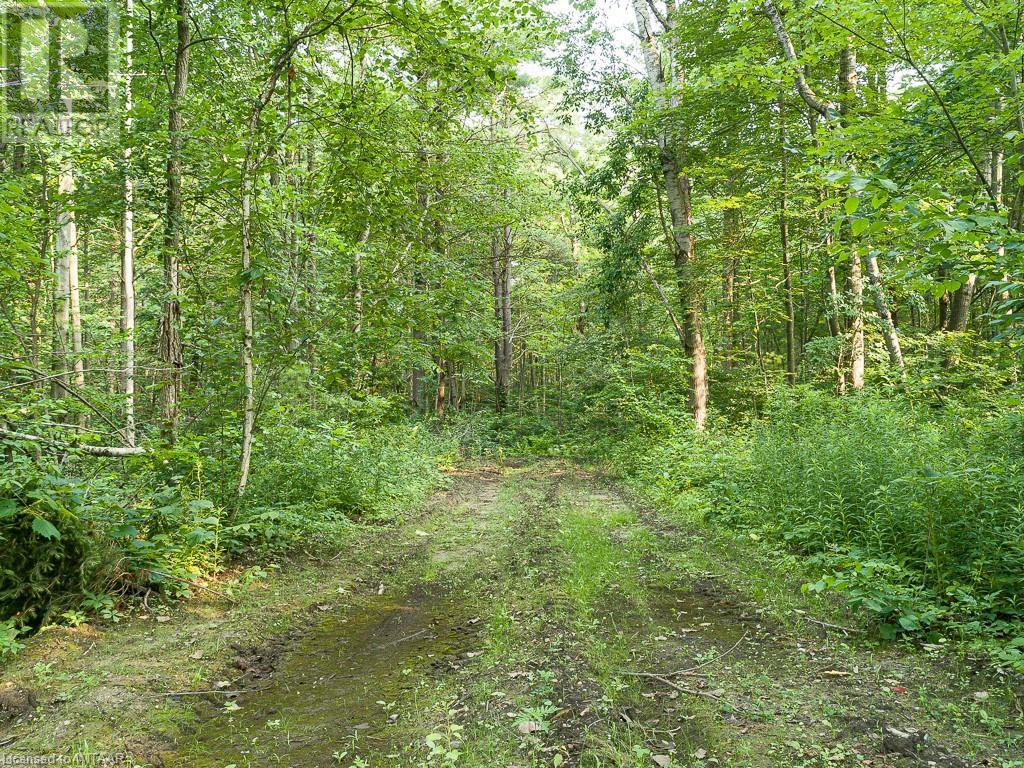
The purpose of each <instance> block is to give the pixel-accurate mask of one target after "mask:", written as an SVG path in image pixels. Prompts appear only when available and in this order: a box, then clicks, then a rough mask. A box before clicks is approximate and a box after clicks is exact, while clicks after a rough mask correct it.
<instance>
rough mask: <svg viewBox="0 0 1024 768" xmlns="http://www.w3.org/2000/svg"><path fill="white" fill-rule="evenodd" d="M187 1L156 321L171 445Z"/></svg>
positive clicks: (180, 33) (181, 1)
mask: <svg viewBox="0 0 1024 768" xmlns="http://www.w3.org/2000/svg"><path fill="white" fill-rule="evenodd" d="M188 1H189V0H177V4H176V11H177V16H178V19H177V46H176V48H175V53H174V84H173V85H172V86H171V94H170V103H169V106H168V109H167V135H168V141H169V147H168V153H167V214H166V221H165V222H164V227H165V228H164V253H163V256H164V265H163V266H164V299H163V307H162V308H161V309H162V311H161V317H160V363H161V368H163V371H162V375H163V386H162V388H161V392H160V403H161V405H160V415H161V422H162V424H161V432H162V434H163V437H164V439H165V440H166V441H167V442H169V443H173V442H174V441H175V439H176V438H177V432H178V395H179V388H180V386H181V369H182V367H183V365H184V357H183V354H182V348H181V335H180V334H181V301H180V294H179V285H178V260H179V259H180V257H181V250H182V234H181V229H182V227H181V218H182V201H181V152H182V144H183V140H184V136H183V121H182V102H183V101H184V99H185V93H186V91H187V89H188V75H189V52H190V49H191V34H190V26H189V24H190V23H189V5H188Z"/></svg>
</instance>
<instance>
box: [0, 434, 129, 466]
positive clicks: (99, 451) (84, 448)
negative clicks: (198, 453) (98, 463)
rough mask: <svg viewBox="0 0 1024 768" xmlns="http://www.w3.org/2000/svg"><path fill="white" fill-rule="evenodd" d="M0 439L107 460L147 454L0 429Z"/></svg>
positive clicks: (127, 449)
mask: <svg viewBox="0 0 1024 768" xmlns="http://www.w3.org/2000/svg"><path fill="white" fill-rule="evenodd" d="M0 437H2V438H6V439H8V440H27V441H29V442H32V443H44V444H48V445H53V446H57V447H60V448H64V449H65V450H69V451H80V452H82V453H88V454H89V455H90V456H107V457H109V458H115V459H120V458H124V457H125V456H142V455H143V454H146V453H149V450H148V449H147V448H141V447H135V448H120V447H116V446H111V445H72V444H69V443H62V442H61V441H59V440H54V439H52V438H49V437H40V436H39V435H27V434H25V433H24V432H12V431H11V430H8V429H0Z"/></svg>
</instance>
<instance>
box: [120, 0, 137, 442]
mask: <svg viewBox="0 0 1024 768" xmlns="http://www.w3.org/2000/svg"><path fill="white" fill-rule="evenodd" d="M134 13H135V2H134V0H126V5H125V16H126V19H125V40H124V64H125V85H124V110H125V118H124V131H125V141H126V144H125V150H124V165H125V176H124V215H123V218H122V221H121V239H122V246H123V250H122V252H121V335H122V337H123V341H122V352H123V354H124V420H125V441H126V442H127V443H128V446H129V447H134V445H135V219H134V216H135V210H134V208H135V181H134V179H133V178H132V171H131V161H132V148H131V136H132V127H133V126H132V122H133V121H132V108H133V100H132V76H133V73H132V66H133V61H132V58H133V54H134V47H135V40H134V37H133V35H134V29H133V26H132V25H133V21H132V16H133V14H134Z"/></svg>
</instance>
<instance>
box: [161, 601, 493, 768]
mask: <svg viewBox="0 0 1024 768" xmlns="http://www.w3.org/2000/svg"><path fill="white" fill-rule="evenodd" d="M464 602H465V601H460V600H459V599H458V595H453V594H451V593H450V592H449V591H448V590H447V588H446V587H444V586H443V585H439V584H436V583H427V584H420V585H417V586H415V587H413V588H412V589H411V590H410V591H409V592H408V593H406V594H405V595H404V596H403V597H402V598H399V599H396V598H394V597H388V596H381V597H375V598H372V601H371V602H370V603H368V604H366V605H363V606H359V607H356V608H353V609H352V610H349V611H344V612H339V613H338V615H336V616H332V617H331V618H328V619H327V620H326V621H325V622H324V623H323V624H321V625H319V626H318V627H316V628H315V629H313V630H312V631H311V632H310V633H309V634H308V635H307V636H306V637H305V638H304V639H302V640H300V641H299V642H298V643H297V644H296V645H295V647H294V648H293V649H292V650H291V652H290V653H289V654H288V655H287V656H286V657H285V658H284V659H283V661H282V663H281V665H280V667H279V668H278V669H277V670H276V671H275V672H274V673H273V675H271V676H270V677H269V678H268V679H267V680H266V681H264V687H262V688H259V689H257V690H253V691H250V692H248V693H245V694H242V695H241V696H239V697H238V699H237V703H238V705H239V707H240V709H239V710H237V711H235V712H230V713H229V712H218V713H217V714H215V715H213V716H212V717H210V718H209V719H207V720H205V721H204V722H203V723H202V724H201V725H200V726H199V728H198V731H197V732H196V734H195V738H194V743H193V744H191V745H184V746H183V747H182V749H181V750H180V751H179V753H178V754H177V755H176V756H175V759H174V760H172V761H170V764H171V765H180V766H186V765H188V766H200V767H206V766H209V767H210V768H223V767H224V766H226V765H230V764H232V763H234V764H235V765H237V766H239V768H244V767H245V766H249V765H259V766H265V765H279V766H303V767H305V766H324V765H330V764H332V763H334V761H335V758H334V757H332V755H334V754H338V755H340V754H342V753H345V752H347V753H348V756H347V758H346V759H345V761H344V763H345V764H348V762H350V761H351V760H352V758H353V757H354V756H355V755H356V754H362V755H364V756H367V755H368V754H369V753H372V754H374V755H383V754H385V753H386V752H387V751H388V748H389V747H390V746H392V745H394V742H395V738H394V737H395V735H396V732H398V731H400V730H401V722H398V717H397V713H398V712H400V711H409V710H410V709H412V708H413V707H412V706H411V705H412V704H415V697H416V695H417V690H416V689H417V687H418V686H419V685H421V684H422V683H423V681H424V678H427V677H429V676H430V675H431V674H432V673H433V672H435V671H438V670H443V669H447V668H448V667H449V665H450V664H451V663H452V662H453V661H454V660H455V659H456V658H458V657H459V656H464V655H465V652H466V651H469V650H472V644H473V640H474V637H475V636H476V634H477V632H478V629H479V626H473V625H471V624H469V622H468V617H465V616H463V615H462V611H461V610H460V605H461V604H462V603H464ZM379 701H383V702H385V703H386V704H388V705H390V704H392V703H396V706H394V707H393V708H392V707H389V706H385V705H381V704H379V703H378V702H379ZM392 718H394V719H395V722H392Z"/></svg>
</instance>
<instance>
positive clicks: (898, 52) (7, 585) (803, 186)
mask: <svg viewBox="0 0 1024 768" xmlns="http://www.w3.org/2000/svg"><path fill="white" fill-rule="evenodd" d="M628 6H629V7H628V8H627V9H625V11H626V13H625V16H623V8H618V9H612V10H611V12H610V13H611V15H610V16H609V14H608V12H607V11H608V9H606V8H604V7H603V6H602V5H601V4H600V3H598V4H595V3H591V2H587V1H585V0H584V1H581V2H577V3H573V4H572V7H571V8H570V9H568V10H567V12H566V13H565V14H564V15H562V16H561V17H556V16H555V15H554V13H553V12H552V11H551V10H550V9H545V8H544V7H542V4H540V3H536V2H532V1H531V0H502V2H498V3H492V2H485V1H484V0H473V1H472V2H465V3H462V2H460V3H453V2H448V0H422V1H420V0H386V1H385V2H382V3H376V2H362V1H361V0H356V2H353V3H350V4H341V5H338V4H335V3H332V2H327V3H325V4H319V3H311V2H306V1H305V0H300V2H298V3H284V4H282V3H278V2H276V0H255V1H254V2H250V3H238V2H234V1H233V0H217V2H215V3H213V4H212V5H196V4H194V3H192V2H190V1H189V0H161V1H160V2H156V3H153V4H152V5H151V6H146V7H145V12H143V11H142V10H141V9H134V10H133V11H131V12H129V10H128V7H126V8H125V9H124V14H123V21H124V24H122V25H121V27H120V28H119V30H118V32H117V37H118V39H117V40H116V41H113V42H114V47H117V48H118V49H119V51H120V53H121V54H122V56H127V54H128V52H129V47H128V45H127V42H128V39H127V31H128V30H129V29H130V30H132V31H133V33H134V47H133V48H132V50H131V53H132V55H133V57H134V59H133V64H132V67H131V70H132V72H131V74H132V76H131V77H119V78H116V80H117V81H116V82H113V83H111V85H112V86H113V87H115V89H116V90H117V92H118V98H117V99H116V100H115V101H116V104H115V105H114V107H113V108H112V110H111V112H110V114H109V115H107V118H108V122H107V124H106V125H105V126H103V127H104V130H101V131H98V132H95V133H90V132H87V131H85V130H79V128H81V126H80V125H79V124H78V123H75V124H74V128H75V130H70V131H66V132H62V131H60V130H57V123H58V122H59V121H58V119H57V115H56V114H50V115H49V116H48V119H43V120H42V122H41V123H40V124H39V127H40V130H39V131H37V132H34V133H33V132H31V131H29V132H27V133H26V132H24V131H22V129H23V128H25V126H26V125H28V126H31V125H34V123H33V121H31V120H28V119H27V117H26V116H25V115H21V116H16V117H17V119H16V120H15V121H14V124H15V125H16V126H20V127H19V128H18V130H16V131H14V132H13V133H12V132H11V131H10V127H11V125H12V123H11V122H10V120H9V118H10V117H11V116H10V115H7V114H6V113H0V118H2V119H4V120H6V121H7V122H5V123H4V126H5V130H6V131H7V132H6V133H4V134H3V141H2V142H0V171H2V173H3V176H2V178H0V253H2V255H0V376H2V382H0V449H2V450H3V456H4V463H3V464H2V465H0V546H2V549H0V653H6V652H11V651H13V650H16V646H17V644H18V638H19V637H20V636H21V634H23V633H28V632H31V631H34V630H36V629H38V628H39V627H40V626H41V625H43V624H45V623H46V622H51V621H68V622H71V623H75V622H77V621H80V620H82V618H83V617H84V616H86V615H88V616H97V615H98V616H100V617H102V618H105V619H107V620H115V619H117V618H119V616H120V612H121V611H123V610H124V609H125V607H126V606H128V605H131V604H132V601H133V600H138V599H144V598H146V596H150V595H153V594H154V593H156V594H157V595H158V596H160V597H167V598H171V597H176V596H181V595H188V594H190V593H192V592H194V590H196V589H204V588H210V587H209V585H208V584H206V583H205V581H204V579H207V578H211V579H212V578H216V577H217V576H218V575H219V574H222V573H224V572H225V571H226V570H231V571H237V570H238V569H240V568H243V567H246V566H251V567H254V568H262V567H264V566H265V565H266V564H267V562H269V561H270V560H271V559H274V558H279V557H281V556H284V555H288V556H291V555H300V554H301V553H303V552H308V553H315V552H317V551H319V550H322V549H326V550H330V549H331V548H335V549H337V548H338V547H339V546H342V545H343V543H344V541H345V539H346V537H347V536H348V535H350V534H351V533H352V531H353V530H354V529H356V528H357V527H358V526H360V525H364V524H378V523H385V522H388V521H393V520H395V519H398V518H400V517H401V516H402V515H403V513H405V512H406V511H408V510H409V509H411V508H412V507H413V506H414V505H415V504H417V503H418V502H419V501H420V500H421V499H422V498H424V496H425V495H426V494H427V492H428V491H429V490H430V489H431V488H433V487H435V486H436V485H437V484H438V483H439V482H441V477H442V475H441V468H443V467H444V466H445V465H448V464H452V463H454V462H456V461H457V460H460V459H463V458H469V459H476V458H480V457H486V458H490V457H493V456H498V457H502V456H507V455H511V454H524V455H534V456H574V457H577V458H580V459H584V460H588V461H598V462H606V463H608V462H610V463H611V464H612V465H614V467H615V469H616V471H618V472H620V473H621V474H622V475H624V476H626V477H628V478H630V479H631V482H633V483H634V484H635V485H636V486H637V487H638V488H640V489H641V490H643V491H644V492H645V493H649V494H651V495H652V496H653V497H655V498H656V499H657V500H658V501H659V502H660V503H665V504H669V505H677V506H689V505H695V506H696V508H698V509H699V510H701V512H702V513H704V514H703V522H704V523H705V524H709V525H714V526H722V527H727V528H729V529H734V530H737V531H740V532H744V533H746V534H749V535H753V536H756V537H758V538H759V539H760V540H762V541H764V542H765V546H770V547H776V548H779V550H780V551H781V550H785V551H786V552H788V553H790V554H792V555H794V556H798V557H800V558H802V560H803V562H804V564H805V565H806V567H807V568H808V572H810V573H812V574H813V575H814V578H812V579H811V580H810V581H809V584H808V587H807V589H808V590H809V591H812V592H835V593H840V594H842V595H843V596H845V597H846V598H848V599H849V601H850V603H851V604H852V605H854V606H856V607H858V608H862V609H864V611H865V612H866V615H868V616H869V617H870V618H871V619H872V620H873V621H874V623H875V625H876V626H877V627H878V629H879V632H880V633H881V634H883V635H885V636H887V637H891V636H896V635H900V634H910V635H912V636H932V635H934V636H936V637H937V636H939V635H943V634H949V635H957V636H962V637H967V638H971V639H972V641H978V642H982V643H984V644H986V647H987V648H988V649H989V650H991V651H992V652H993V653H994V654H995V655H996V657H997V658H998V660H1000V661H1001V662H1005V663H1010V664H1016V665H1018V666H1019V665H1020V664H1021V654H1022V653H1024V640H1022V637H1024V630H1022V612H1024V606H1022V602H1021V601H1022V600H1024V581H1022V579H1024V577H1022V575H1021V574H1022V573H1024V546H1022V541H1024V529H1022V526H1024V453H1022V450H1024V449H1022V447H1021V446H1022V443H1021V434H1022V427H1024V424H1022V422H1021V415H1020V414H1021V402H1022V401H1021V385H1020V380H1019V371H1020V367H1021V363H1022V359H1021V351H1022V347H1021V341H1022V339H1024V330H1022V329H1024V310H1022V306H1024V305H1022V302H1024V298H1022V297H1021V295H1020V291H1021V285H1022V284H1024V277H1022V275H1024V262H1022V257H1024V237H1022V232H1024V175H1022V174H1021V170H1022V169H1024V95H1022V93H1021V89H1020V82H1019V79H1020V77H1019V73H1018V69H1017V66H1018V62H1019V59H1020V55H1021V52H1022V51H1024V30H1022V29H1021V28H1020V25H1019V24H1018V23H1017V20H1018V19H1019V17H1020V7H1019V5H1018V4H1017V3H1016V2H1011V1H1010V0H1005V1H1004V0H997V1H994V2H991V3H988V4H985V5H982V6H978V7H974V6H973V5H970V4H964V3H960V2H953V0H927V2H924V3H923V4H918V5H917V6H915V7H913V8H910V7H909V6H907V5H906V4H905V3H904V4H898V3H894V2H890V1H889V0H882V1H881V2H874V0H872V2H871V3H864V2H853V3H852V4H851V3H849V2H843V3H840V2H838V0H822V2H814V3H808V2H788V1H786V2H778V3H777V2H774V0H767V1H765V0H760V1H758V2H747V1H745V0H744V1H741V2H728V3H727V2H721V1H720V0H706V1H702V2H696V3H689V4H682V5H681V4H676V3H662V2H647V0H631V2H630V3H629V4H628ZM4 7H6V5H5V6H4ZM894 19H899V20H900V21H899V23H894ZM624 32H625V33H626V34H625V36H624V35H623V33H624ZM637 36H639V38H640V42H641V45H639V46H638V45H636V44H635V43H636V38H637ZM5 55H6V54H5ZM6 61H7V60H6V59H4V60H3V61H0V64H3V66H4V67H5V68H9V64H7V63H6ZM183 74H185V75H187V77H183ZM129 96H130V97H131V98H129ZM4 103H5V104H6V102H4ZM41 108H42V105H41ZM44 111H45V110H44ZM44 129H45V130H44ZM695 498H696V499H698V501H696V502H695V501H694V499H695Z"/></svg>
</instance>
